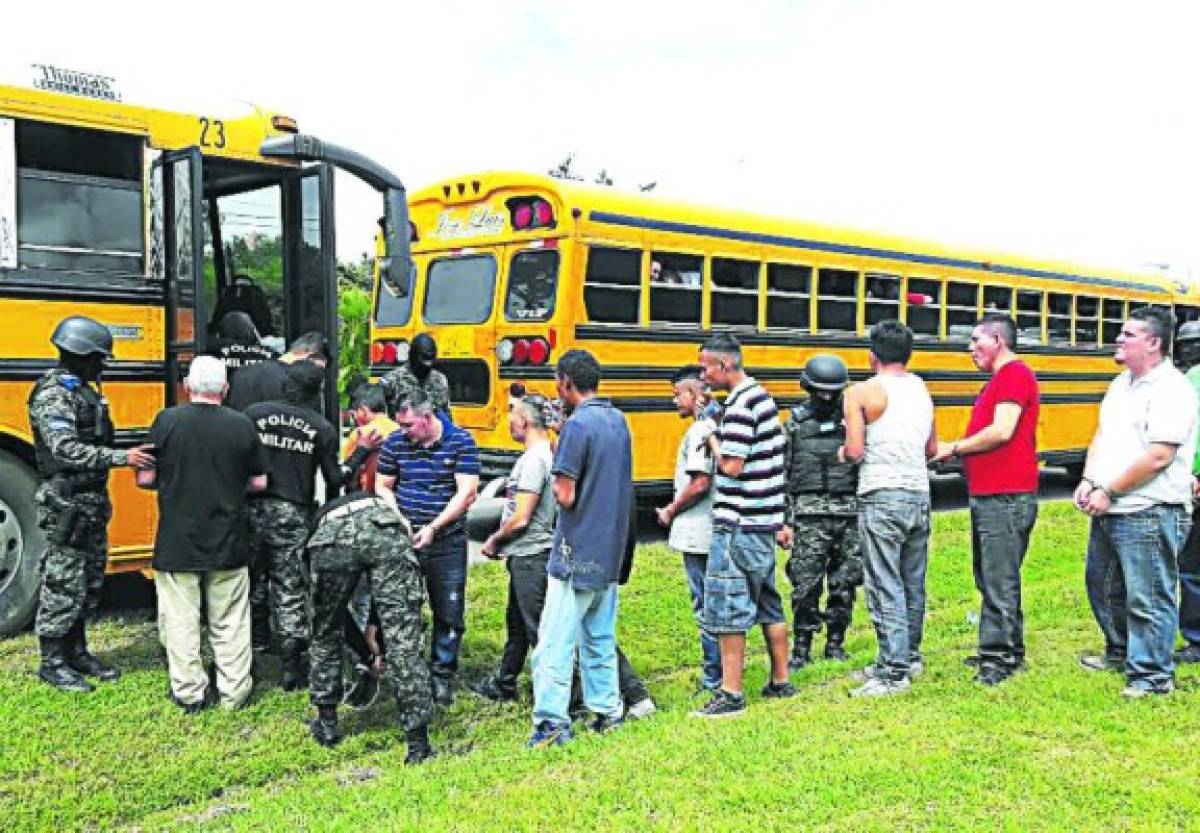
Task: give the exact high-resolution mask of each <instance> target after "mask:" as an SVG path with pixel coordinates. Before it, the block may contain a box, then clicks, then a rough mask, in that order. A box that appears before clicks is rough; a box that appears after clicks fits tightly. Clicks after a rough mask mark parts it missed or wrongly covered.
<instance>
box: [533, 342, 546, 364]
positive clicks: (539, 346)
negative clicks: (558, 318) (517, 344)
mask: <svg viewBox="0 0 1200 833" xmlns="http://www.w3.org/2000/svg"><path fill="white" fill-rule="evenodd" d="M549 358H550V345H549V344H548V343H547V341H546V339H544V338H535V339H534V340H533V341H531V342H529V363H530V364H545V363H546V360H547V359H549Z"/></svg>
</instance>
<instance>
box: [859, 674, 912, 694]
mask: <svg viewBox="0 0 1200 833" xmlns="http://www.w3.org/2000/svg"><path fill="white" fill-rule="evenodd" d="M911 687H912V682H910V681H909V679H908V678H907V677H902V678H901V679H899V680H877V679H875V678H874V677H872V678H871V679H869V680H867V682H866V684H865V685H863V686H860V687H858V688H853V689H851V690H850V696H851V697H888V696H890V695H893V694H903V693H904V692H906V691H908V690H909V689H910V688H911Z"/></svg>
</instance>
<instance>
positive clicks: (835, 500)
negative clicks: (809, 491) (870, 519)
mask: <svg viewBox="0 0 1200 833" xmlns="http://www.w3.org/2000/svg"><path fill="white" fill-rule="evenodd" d="M857 514H858V498H857V497H855V496H854V495H788V519H789V521H790V522H791V523H795V519H797V518H804V517H806V516H812V515H857Z"/></svg>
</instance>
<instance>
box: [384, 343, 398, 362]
mask: <svg viewBox="0 0 1200 833" xmlns="http://www.w3.org/2000/svg"><path fill="white" fill-rule="evenodd" d="M381 358H382V359H383V363H384V364H395V363H396V343H395V342H394V341H389V342H387V343H386V344H384V345H383V350H382V356H381Z"/></svg>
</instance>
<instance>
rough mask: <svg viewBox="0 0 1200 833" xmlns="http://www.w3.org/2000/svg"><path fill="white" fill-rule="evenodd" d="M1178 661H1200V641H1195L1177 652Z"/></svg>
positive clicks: (1176, 659)
mask: <svg viewBox="0 0 1200 833" xmlns="http://www.w3.org/2000/svg"><path fill="white" fill-rule="evenodd" d="M1175 661H1176V662H1183V663H1187V662H1200V643H1196V642H1193V643H1191V644H1190V645H1187V646H1186V647H1183V648H1180V649H1179V650H1178V651H1176V652H1175Z"/></svg>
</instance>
